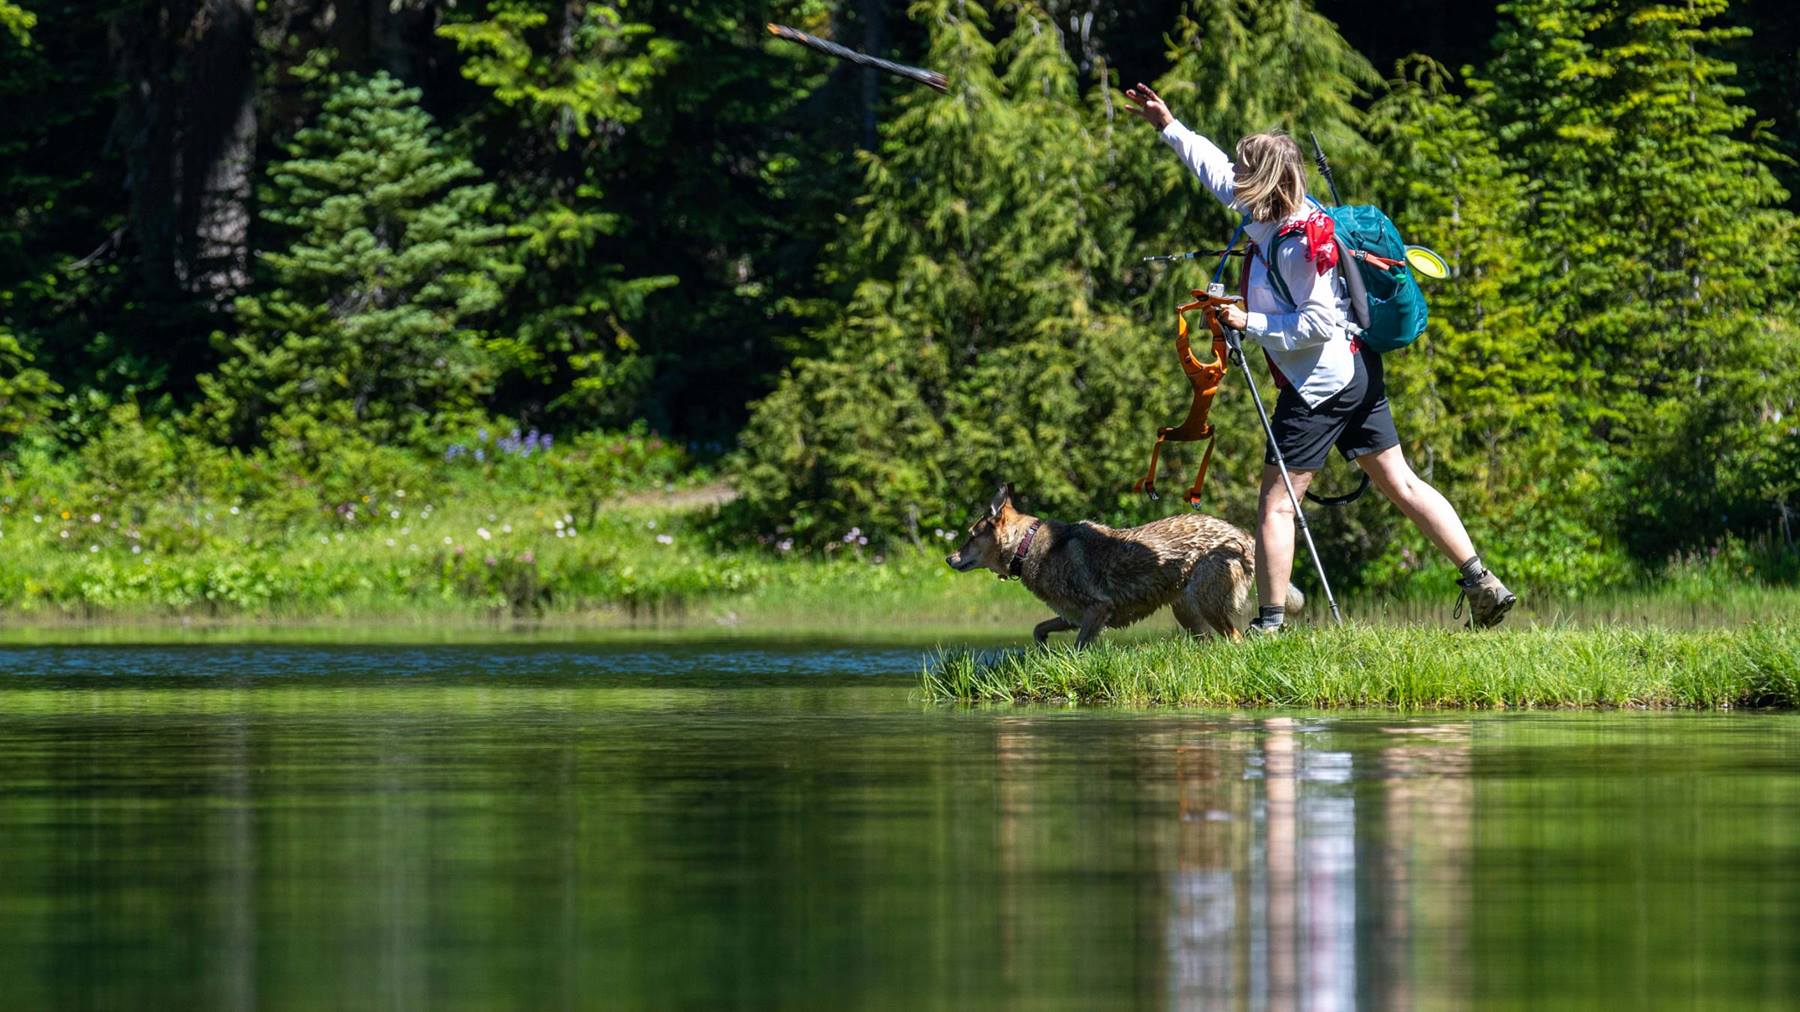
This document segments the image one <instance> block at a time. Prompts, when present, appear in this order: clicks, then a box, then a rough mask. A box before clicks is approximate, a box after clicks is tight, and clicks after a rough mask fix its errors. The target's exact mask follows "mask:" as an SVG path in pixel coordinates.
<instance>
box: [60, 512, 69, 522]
mask: <svg viewBox="0 0 1800 1012" xmlns="http://www.w3.org/2000/svg"><path fill="white" fill-rule="evenodd" d="M62 518H63V519H64V520H67V519H69V511H68V510H63V511H62Z"/></svg>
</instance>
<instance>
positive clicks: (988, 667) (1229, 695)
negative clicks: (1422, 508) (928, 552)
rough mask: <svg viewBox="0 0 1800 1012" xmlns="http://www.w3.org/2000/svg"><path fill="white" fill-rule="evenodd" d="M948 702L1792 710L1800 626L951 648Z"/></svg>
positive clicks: (1416, 631)
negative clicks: (985, 650)
mask: <svg viewBox="0 0 1800 1012" xmlns="http://www.w3.org/2000/svg"><path fill="white" fill-rule="evenodd" d="M921 687H922V689H923V691H924V693H925V695H926V696H927V697H929V698H931V699H934V700H939V701H959V702H980V701H988V702H1012V701H1049V700H1066V701H1072V702H1079V703H1097V704H1109V705H1133V706H1135V705H1156V704H1162V705H1175V706H1203V707H1219V708H1237V707H1306V708H1315V709H1336V708H1348V707H1357V708H1374V709H1409V710H1410V709H1512V708H1522V709H1545V708H1549V709H1569V708H1580V709H1589V708H1592V709H1605V708H1658V709H1660V708H1671V709H1674V708H1680V709H1738V708H1755V707H1782V708H1789V707H1794V706H1796V705H1800V626H1795V625H1793V624H1791V623H1788V622H1781V623H1779V624H1759V625H1748V626H1738V627H1726V628H1712V629H1691V630H1672V629H1661V628H1642V629H1627V628H1617V627H1613V628H1573V627H1560V628H1558V627H1541V628H1529V629H1513V630H1498V631H1493V632H1486V633H1479V634H1477V633H1469V632H1465V631H1460V630H1451V629H1425V628H1406V627H1399V626H1383V627H1372V626H1365V625H1352V626H1349V627H1347V628H1344V629H1302V630H1296V631H1294V632H1292V633H1289V634H1287V635H1284V636H1281V637H1276V638H1273V639H1262V640H1256V641H1250V642H1246V643H1243V644H1224V643H1221V642H1218V641H1213V642H1211V643H1193V642H1190V641H1186V640H1182V639H1159V640H1156V641H1151V642H1143V643H1112V644H1102V645H1100V646H1098V647H1097V648H1095V649H1092V650H1088V651H1083V652H1077V651H1074V650H1071V649H1068V648H1066V647H1064V648H1053V649H1050V650H1015V651H1006V652H1002V653H998V654H992V655H982V654H976V653H971V652H968V651H960V652H954V653H947V654H943V655H940V656H939V657H938V658H936V659H935V660H933V661H932V662H931V663H929V664H928V665H927V666H926V667H925V669H924V671H923V672H922V673H921Z"/></svg>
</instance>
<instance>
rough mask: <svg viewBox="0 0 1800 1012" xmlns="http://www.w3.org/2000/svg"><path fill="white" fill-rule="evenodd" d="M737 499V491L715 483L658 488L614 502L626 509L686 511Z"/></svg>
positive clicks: (724, 484) (726, 485) (720, 504)
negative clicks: (646, 507)
mask: <svg viewBox="0 0 1800 1012" xmlns="http://www.w3.org/2000/svg"><path fill="white" fill-rule="evenodd" d="M737 497H738V493H737V489H735V488H732V487H731V486H730V485H728V484H726V483H725V482H722V481H715V482H710V483H708V484H705V485H696V486H694V487H692V488H678V489H674V490H672V491H671V490H667V489H660V488H658V489H647V490H645V491H641V492H632V493H630V494H628V495H622V496H620V497H619V498H617V499H615V500H613V504H614V505H615V506H626V507H638V506H654V507H656V508H657V509H666V510H683V511H685V510H696V509H705V508H708V507H712V506H723V505H724V504H726V503H728V502H731V501H732V500H733V499H736V498H737Z"/></svg>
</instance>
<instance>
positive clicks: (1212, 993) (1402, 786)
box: [1167, 717, 1471, 1009]
mask: <svg viewBox="0 0 1800 1012" xmlns="http://www.w3.org/2000/svg"><path fill="white" fill-rule="evenodd" d="M1398 730H1399V731H1400V732H1401V734H1402V735H1403V736H1404V737H1401V738H1399V739H1397V741H1396V743H1395V744H1391V745H1388V746H1387V747H1385V748H1381V749H1379V750H1371V751H1365V752H1363V753H1362V754H1361V755H1358V754H1356V753H1353V752H1351V751H1349V750H1345V749H1335V748H1331V747H1330V746H1329V742H1327V741H1319V742H1316V743H1315V742H1313V741H1312V739H1315V738H1322V737H1325V734H1324V732H1322V731H1320V730H1318V729H1317V728H1315V729H1313V730H1312V731H1310V732H1309V729H1308V726H1307V725H1306V724H1305V723H1303V722H1301V721H1298V720H1295V719H1293V718H1288V717H1273V718H1269V719H1267V720H1263V721H1260V722H1258V723H1257V724H1256V725H1254V726H1253V727H1251V728H1248V729H1245V730H1242V731H1237V732H1227V733H1228V734H1229V735H1231V737H1232V745H1233V746H1234V747H1233V748H1232V749H1230V750H1228V751H1224V750H1221V749H1220V747H1219V743H1218V741H1217V740H1213V741H1211V742H1209V743H1208V744H1206V745H1204V746H1195V745H1177V746H1176V747H1175V753H1176V761H1175V769H1176V776H1177V779H1178V782H1179V784H1180V788H1179V789H1180V802H1179V807H1178V812H1179V819H1180V822H1181V826H1182V830H1181V838H1180V842H1179V844H1178V857H1177V861H1176V870H1175V871H1174V872H1173V874H1172V875H1171V876H1170V882H1169V888H1170V898H1169V923H1168V928H1167V946H1168V958H1169V970H1170V972H1169V994H1170V998H1171V999H1172V1000H1173V1002H1174V1003H1175V1004H1177V1005H1182V1006H1191V1007H1201V1008H1214V1007H1221V1006H1224V1005H1227V1004H1229V1003H1231V1002H1233V1001H1234V1000H1235V1001H1238V1002H1248V1003H1250V1004H1251V1005H1252V1006H1253V1007H1266V1008H1271V1009H1340V1008H1355V1007H1359V1006H1365V1007H1378V1008H1388V1009H1404V1008H1411V1007H1413V1005H1414V994H1413V981H1414V980H1415V979H1419V978H1424V979H1427V980H1429V981H1430V982H1431V986H1432V990H1433V993H1434V1001H1435V1002H1442V1001H1447V1000H1451V999H1452V998H1453V997H1454V996H1455V988H1454V986H1453V984H1454V982H1453V981H1450V980H1449V979H1448V977H1449V975H1448V974H1446V973H1444V972H1443V969H1444V967H1443V966H1442V963H1444V962H1446V961H1448V962H1454V957H1453V956H1447V955H1443V954H1445V953H1453V952H1454V951H1455V950H1456V948H1457V945H1458V943H1457V939H1458V938H1459V937H1460V936H1459V933H1458V930H1457V926H1456V924H1455V923H1454V921H1455V918H1456V917H1458V916H1459V914H1460V912H1462V911H1466V909H1467V904H1466V896H1467V881H1466V877H1465V876H1464V875H1463V874H1462V873H1461V871H1460V863H1461V861H1462V860H1463V858H1464V856H1465V855H1466V841H1467V828H1466V827H1467V824H1468V820H1469V818H1470V816H1471V812H1470V808H1469V804H1468V801H1469V794H1468V791H1467V789H1466V784H1465V783H1463V782H1462V781H1461V780H1460V779H1459V778H1460V777H1461V775H1462V774H1463V773H1465V772H1466V768H1467V757H1468V749H1469V733H1468V731H1469V729H1468V727H1467V726H1456V725H1449V726H1438V727H1406V728H1401V729H1398ZM1309 744H1311V745H1312V747H1309ZM1221 751H1224V757H1225V758H1226V760H1227V761H1226V762H1224V763H1222V764H1221V763H1219V762H1216V761H1209V760H1210V759H1213V758H1215V757H1218V756H1219V755H1220V753H1221ZM1359 848H1360V850H1361V852H1359ZM1420 865H1424V866H1426V867H1429V868H1431V874H1430V877H1429V880H1428V882H1427V888H1426V889H1423V890H1416V889H1415V881H1414V869H1415V867H1417V866H1420ZM1415 918H1423V919H1424V921H1425V924H1421V925H1419V926H1418V927H1419V928H1421V929H1423V930H1418V931H1417V932H1415V924H1414V920H1415ZM1415 943H1417V944H1415ZM1417 948H1423V949H1425V950H1427V951H1426V952H1425V953H1424V954H1423V958H1424V959H1426V960H1431V959H1433V958H1434V957H1433V955H1432V952H1436V953H1438V954H1439V955H1437V956H1436V957H1435V958H1436V959H1437V961H1438V963H1439V964H1440V965H1438V966H1435V967H1434V966H1431V965H1429V964H1427V965H1415V960H1416V959H1419V958H1421V954H1420V953H1418V952H1417V951H1416V949H1417ZM1359 971H1360V972H1359ZM1434 971H1435V972H1434Z"/></svg>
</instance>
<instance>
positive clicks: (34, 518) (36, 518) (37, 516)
mask: <svg viewBox="0 0 1800 1012" xmlns="http://www.w3.org/2000/svg"><path fill="white" fill-rule="evenodd" d="M31 522H32V523H34V524H41V523H43V522H44V517H43V514H41V513H33V514H32V515H31Z"/></svg>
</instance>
